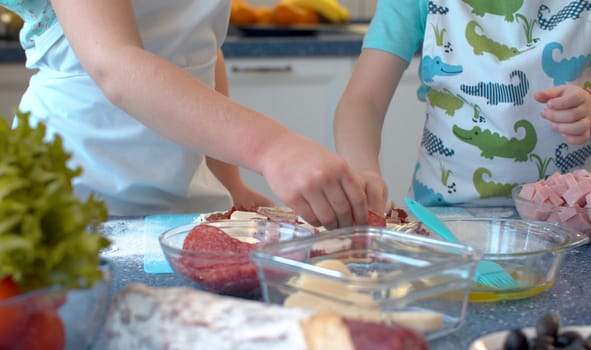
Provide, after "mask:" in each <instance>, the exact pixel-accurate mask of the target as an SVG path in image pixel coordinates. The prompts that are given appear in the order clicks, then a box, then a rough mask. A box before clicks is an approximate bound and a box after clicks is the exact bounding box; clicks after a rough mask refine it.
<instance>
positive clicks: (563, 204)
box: [513, 169, 591, 235]
mask: <svg viewBox="0 0 591 350" xmlns="http://www.w3.org/2000/svg"><path fill="white" fill-rule="evenodd" d="M513 200H514V201H515V209H516V210H517V212H518V213H519V216H521V217H522V218H524V219H529V220H540V221H550V222H557V223H560V224H563V225H566V226H568V227H571V228H573V229H575V230H579V231H581V232H583V233H585V234H587V235H591V172H589V171H588V170H585V169H578V170H574V171H572V172H569V173H566V174H560V173H554V174H552V175H550V176H549V177H547V178H546V179H543V180H539V181H537V182H532V183H526V184H523V185H520V186H517V187H515V188H513Z"/></svg>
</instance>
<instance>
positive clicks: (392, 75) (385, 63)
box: [334, 49, 408, 212]
mask: <svg viewBox="0 0 591 350" xmlns="http://www.w3.org/2000/svg"><path fill="white" fill-rule="evenodd" d="M407 65H408V63H407V62H406V61H404V60H403V59H401V58H400V57H398V56H396V55H393V54H390V53H387V52H385V51H381V50H376V49H364V50H363V52H362V53H361V55H360V57H359V60H358V62H357V65H356V66H355V70H354V71H353V74H352V76H351V79H350V80H349V83H348V85H347V88H346V89H345V92H344V93H343V96H342V97H341V100H340V101H339V104H338V106H337V110H336V113H335V119H334V135H335V145H336V148H337V152H338V153H339V154H340V155H342V156H343V157H344V158H345V159H346V160H347V161H348V162H349V164H351V166H352V167H353V168H354V169H355V170H357V172H358V173H359V174H361V175H362V176H363V177H364V178H365V179H366V181H367V188H366V192H367V196H368V206H369V209H371V210H374V211H376V212H383V210H384V208H385V206H386V201H387V198H388V189H387V186H386V183H385V181H384V180H383V178H382V176H381V171H380V164H379V152H380V144H381V137H382V126H383V123H384V118H385V116H386V112H387V110H388V106H389V104H390V101H391V99H392V96H393V95H394V92H395V91H396V87H397V86H398V83H399V82H400V78H401V77H402V73H403V72H404V70H405V69H406V67H407ZM401 127H402V126H401ZM386 152H404V150H386Z"/></svg>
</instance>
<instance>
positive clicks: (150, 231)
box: [144, 214, 199, 273]
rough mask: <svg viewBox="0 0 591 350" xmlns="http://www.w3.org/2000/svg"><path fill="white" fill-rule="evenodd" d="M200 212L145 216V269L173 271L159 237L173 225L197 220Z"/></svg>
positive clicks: (151, 271) (156, 271) (150, 271)
mask: <svg viewBox="0 0 591 350" xmlns="http://www.w3.org/2000/svg"><path fill="white" fill-rule="evenodd" d="M198 217H199V214H165V215H150V216H146V217H145V218H144V271H145V272H146V273H172V269H171V267H170V265H169V264H168V262H167V261H166V257H165V256H164V253H162V249H161V248H160V243H159V242H158V237H159V236H160V235H161V234H162V233H163V232H164V231H166V230H169V229H171V228H173V227H176V226H180V225H186V224H190V223H193V222H195V220H196V219H197V218H198Z"/></svg>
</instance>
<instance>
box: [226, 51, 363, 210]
mask: <svg viewBox="0 0 591 350" xmlns="http://www.w3.org/2000/svg"><path fill="white" fill-rule="evenodd" d="M353 63H354V59H353V58H351V57H303V58H226V67H227V72H228V81H229V85H230V97H231V98H233V99H234V100H236V101H238V102H240V103H242V104H244V105H246V106H249V107H251V108H253V109H255V110H257V111H259V112H263V113H265V114H267V115H269V116H271V117H273V118H274V119H276V120H278V121H279V122H281V123H282V124H284V125H285V126H287V127H288V128H290V129H292V130H294V131H295V132H298V133H299V134H302V135H304V136H307V137H309V138H311V139H313V140H314V141H316V142H319V143H321V144H322V145H324V146H326V147H328V148H330V149H332V150H334V141H333V132H332V121H333V115H334V110H335V108H336V105H337V102H338V100H339V98H340V96H341V94H342V92H343V90H344V88H345V86H346V84H347V82H348V79H349V76H350V75H351V71H352V69H353ZM242 175H243V177H244V180H245V181H246V182H247V184H249V185H250V186H252V187H253V188H255V189H257V190H258V191H260V192H261V193H263V194H265V195H268V196H269V197H271V198H273V199H274V200H275V201H276V202H277V203H280V202H279V200H278V199H277V197H276V196H275V195H274V194H273V193H272V192H271V190H270V189H269V187H268V185H267V183H266V182H265V181H264V179H263V178H262V176H260V175H258V174H255V173H253V172H251V171H248V170H243V171H242Z"/></svg>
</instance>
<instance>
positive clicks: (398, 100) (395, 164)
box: [380, 57, 425, 206]
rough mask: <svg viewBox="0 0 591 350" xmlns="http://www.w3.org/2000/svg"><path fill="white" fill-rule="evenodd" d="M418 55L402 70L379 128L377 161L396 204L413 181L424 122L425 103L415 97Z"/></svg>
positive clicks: (400, 202) (401, 201) (417, 83)
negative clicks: (400, 78) (378, 159)
mask: <svg viewBox="0 0 591 350" xmlns="http://www.w3.org/2000/svg"><path fill="white" fill-rule="evenodd" d="M418 66H419V58H418V57H415V58H414V59H413V60H412V62H411V64H410V66H409V67H408V68H407V70H406V72H405V73H404V75H403V77H402V80H401V82H400V84H399V85H398V88H397V89H396V93H395V95H394V97H393V98H392V102H391V103H390V107H389V109H388V114H387V116H386V120H385V122H384V128H383V130H382V148H381V152H380V164H381V165H382V175H383V176H384V179H385V180H386V182H387V183H388V189H389V198H390V199H392V200H393V201H394V202H395V203H396V204H398V205H399V206H403V205H404V197H405V196H406V195H407V193H408V188H409V186H410V184H411V181H412V174H413V172H414V168H415V163H416V159H417V155H418V152H419V148H420V143H421V138H422V135H423V126H424V124H425V106H424V104H423V102H421V101H419V100H418V99H417V88H418V87H419V78H418V71H417V69H418Z"/></svg>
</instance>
